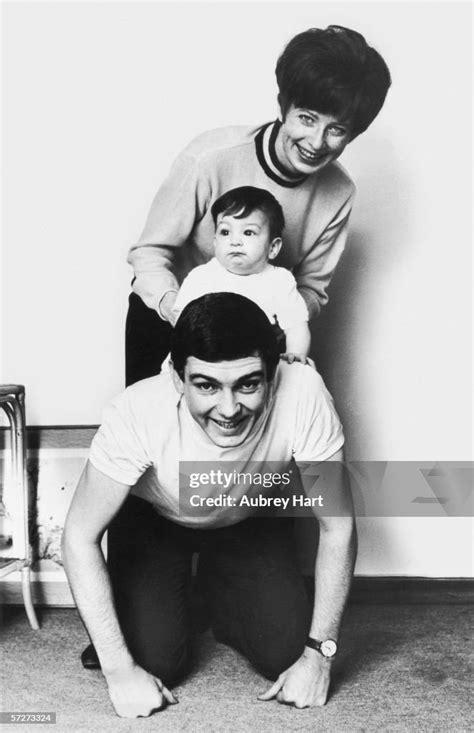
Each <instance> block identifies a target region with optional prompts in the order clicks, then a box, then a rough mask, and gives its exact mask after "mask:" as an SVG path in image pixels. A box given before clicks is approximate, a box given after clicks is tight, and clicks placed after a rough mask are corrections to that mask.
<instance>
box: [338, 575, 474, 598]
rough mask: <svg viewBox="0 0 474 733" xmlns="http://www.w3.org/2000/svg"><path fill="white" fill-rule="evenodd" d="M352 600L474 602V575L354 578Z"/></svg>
mask: <svg viewBox="0 0 474 733" xmlns="http://www.w3.org/2000/svg"><path fill="white" fill-rule="evenodd" d="M349 602H350V603H380V604H384V603H390V604H402V603H403V604H411V603H413V604H415V603H416V604H441V603H442V604H462V603H474V579H473V578H418V577H372V576H357V577H355V578H354V580H353V583H352V588H351V594H350V598H349Z"/></svg>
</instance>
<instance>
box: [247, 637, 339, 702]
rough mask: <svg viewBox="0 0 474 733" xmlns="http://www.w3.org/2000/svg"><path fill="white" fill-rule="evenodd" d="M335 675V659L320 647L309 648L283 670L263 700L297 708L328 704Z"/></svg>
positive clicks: (261, 697)
mask: <svg viewBox="0 0 474 733" xmlns="http://www.w3.org/2000/svg"><path fill="white" fill-rule="evenodd" d="M330 677H331V662H328V660H326V659H324V657H322V656H321V655H320V654H319V653H318V652H317V651H314V650H312V649H305V651H304V652H303V654H302V655H301V657H300V658H299V659H298V660H297V661H296V662H295V663H294V664H293V665H292V666H291V667H289V668H288V669H286V670H285V671H284V672H282V673H281V675H280V676H279V677H278V679H277V681H276V682H275V683H274V684H273V685H272V686H271V687H270V689H269V690H268V691H267V692H265V693H263V694H262V695H259V696H258V699H259V700H264V701H266V700H273V699H274V698H276V699H277V701H278V702H280V703H283V704H285V705H294V706H295V707H296V708H307V707H312V706H313V705H317V706H321V705H325V703H326V699H327V695H328V690H329V682H330Z"/></svg>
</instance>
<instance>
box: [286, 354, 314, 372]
mask: <svg viewBox="0 0 474 733" xmlns="http://www.w3.org/2000/svg"><path fill="white" fill-rule="evenodd" d="M280 359H283V361H286V362H288V364H293V362H294V361H296V362H299V363H300V364H308V366H310V367H313V369H316V364H315V363H314V361H313V360H312V359H310V358H309V356H305V355H304V354H293V353H291V352H287V353H285V354H280Z"/></svg>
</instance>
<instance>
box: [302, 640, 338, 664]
mask: <svg viewBox="0 0 474 733" xmlns="http://www.w3.org/2000/svg"><path fill="white" fill-rule="evenodd" d="M306 646H309V647H310V649H314V650H315V651H317V652H319V653H320V654H321V655H322V656H323V657H324V658H325V659H333V658H334V657H335V656H336V652H337V644H336V642H335V641H334V639H326V640H325V641H317V640H316V639H313V638H312V637H311V636H308V638H307V639H306Z"/></svg>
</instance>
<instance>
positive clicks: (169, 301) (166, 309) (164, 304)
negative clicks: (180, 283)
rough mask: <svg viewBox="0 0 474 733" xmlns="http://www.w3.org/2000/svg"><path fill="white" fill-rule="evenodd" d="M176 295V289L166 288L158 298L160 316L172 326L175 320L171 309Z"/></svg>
mask: <svg viewBox="0 0 474 733" xmlns="http://www.w3.org/2000/svg"><path fill="white" fill-rule="evenodd" d="M177 295H178V293H177V292H176V290H168V292H167V293H165V294H164V295H163V297H162V299H161V300H160V306H159V308H160V313H161V315H162V317H163V318H164V319H165V320H166V321H168V323H171V325H172V326H174V324H175V323H176V321H177V318H176V313H175V312H174V310H173V308H174V304H175V302H176V297H177Z"/></svg>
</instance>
